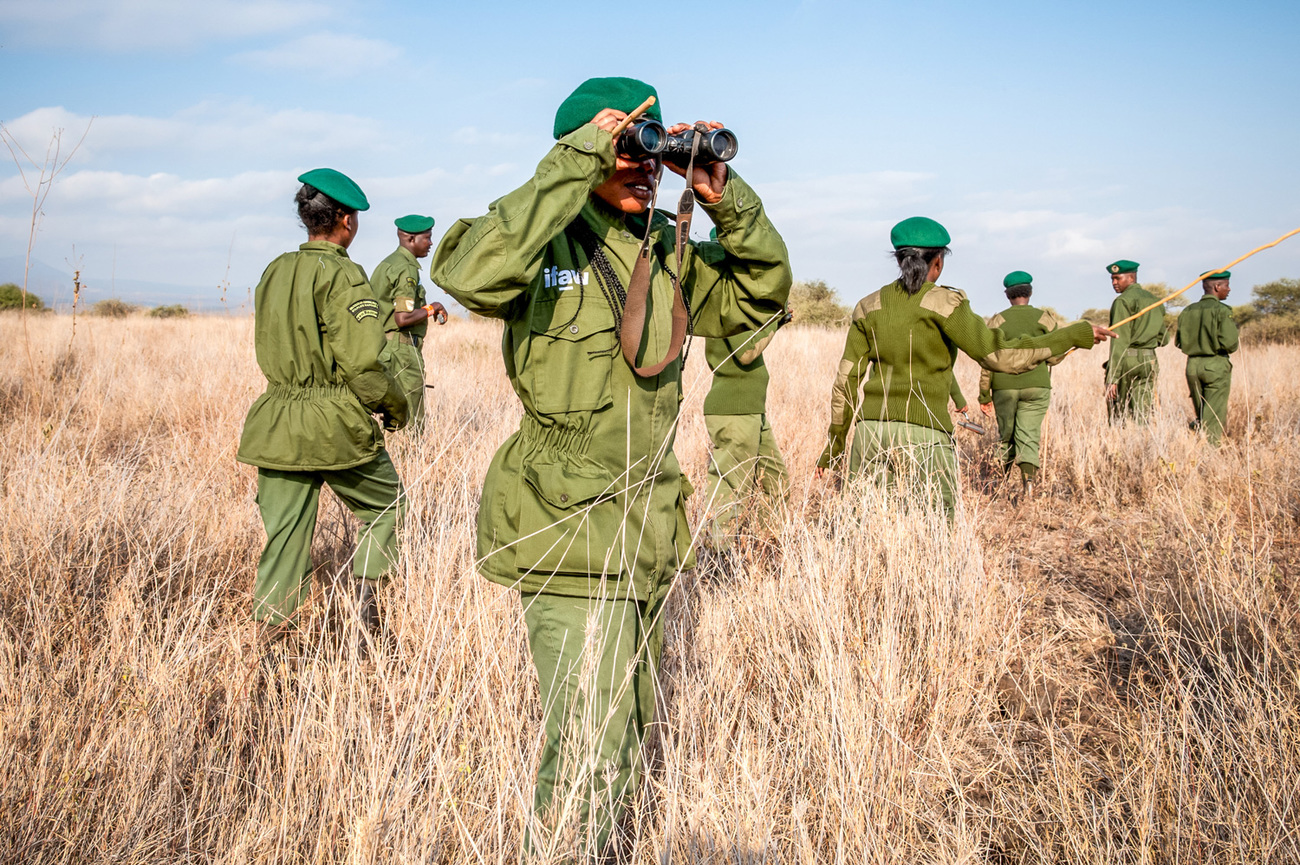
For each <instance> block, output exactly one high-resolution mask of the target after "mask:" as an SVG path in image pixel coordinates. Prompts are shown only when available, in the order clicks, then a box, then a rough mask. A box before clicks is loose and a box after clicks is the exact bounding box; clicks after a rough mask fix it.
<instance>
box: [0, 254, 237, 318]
mask: <svg viewBox="0 0 1300 865" xmlns="http://www.w3.org/2000/svg"><path fill="white" fill-rule="evenodd" d="M83 279H84V281H83V285H82V290H81V303H82V305H83V306H84V305H89V304H92V303H94V302H96V301H99V300H106V299H108V298H114V297H115V298H117V299H119V300H124V301H126V302H127V303H134V304H139V305H140V306H163V305H170V304H174V303H179V304H182V305H183V306H185V307H186V308H188V309H189V310H190V311H191V312H204V311H207V312H215V311H217V310H219V309H221V307H222V303H221V291H220V289H218V288H217V287H216V286H196V285H177V284H175V283H166V282H149V281H146V280H141V279H118V280H113V281H111V282H104V281H102V280H101V279H99V278H83ZM5 282H12V283H15V284H17V285H22V284H23V256H21V255H10V256H4V257H0V283H5ZM27 290H28V291H29V292H31V293H32V294H35V295H36V296H38V297H39V298H40V299H41V300H43V301H45V305H46V306H50V307H54V308H55V309H59V310H64V309H67V308H69V307H70V306H71V305H72V271H70V270H61V269H59V268H57V267H50V266H49V265H48V264H46V263H45V262H43V261H38V260H36V259H32V264H31V268H30V270H29V272H28V275H27ZM247 300H248V298H247V293H246V292H244V291H242V290H239V291H238V293H237V294H236V293H235V291H233V290H232V293H231V295H229V296H228V297H227V298H226V302H227V304H228V305H230V306H232V307H237V306H239V305H240V304H243V303H246V302H247Z"/></svg>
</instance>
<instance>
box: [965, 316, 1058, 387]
mask: <svg viewBox="0 0 1300 865" xmlns="http://www.w3.org/2000/svg"><path fill="white" fill-rule="evenodd" d="M1057 326H1058V325H1057V321H1056V317H1055V316H1053V315H1052V314H1051V313H1050V312H1046V311H1044V310H1041V309H1039V308H1038V307H1036V306H1030V305H1029V304H1020V305H1019V306H1017V305H1015V304H1012V305H1011V306H1009V307H1007V308H1006V309H1004V310H1002V311H1001V312H999V313H998V314H997V315H995V316H993V317H992V318H991V319H989V327H996V328H997V329H998V330H1000V331H1002V335H1003V336H1006V337H1010V338H1012V339H1015V338H1016V337H1021V336H1042V335H1043V334H1045V333H1051V332H1052V331H1054V330H1056V328H1057ZM1064 358H1065V356H1064V355H1058V356H1057V357H1052V358H1048V359H1047V360H1046V361H1044V362H1043V363H1040V364H1039V365H1038V366H1036V367H1034V368H1033V369H1031V370H1030V371H1029V372H1020V373H1006V372H992V371H990V370H987V369H986V370H984V371H983V372H982V373H981V374H980V395H979V401H980V402H982V403H987V402H991V401H992V400H993V393H992V392H993V391H995V390H1022V389H1024V388H1027V387H1051V386H1052V369H1051V368H1052V366H1053V365H1055V364H1057V363H1060V362H1061V361H1062V360H1064Z"/></svg>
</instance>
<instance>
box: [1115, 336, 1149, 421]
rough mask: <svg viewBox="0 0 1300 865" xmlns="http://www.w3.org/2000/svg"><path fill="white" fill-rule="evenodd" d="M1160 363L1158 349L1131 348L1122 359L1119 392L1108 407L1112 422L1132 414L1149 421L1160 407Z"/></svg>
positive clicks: (1120, 362) (1136, 418)
mask: <svg viewBox="0 0 1300 865" xmlns="http://www.w3.org/2000/svg"><path fill="white" fill-rule="evenodd" d="M1159 372H1160V364H1159V363H1158V362H1157V361H1156V353H1155V350H1154V349H1149V348H1146V349H1130V350H1129V351H1127V352H1125V353H1124V355H1123V356H1122V357H1120V359H1119V374H1118V377H1117V378H1116V379H1115V384H1117V385H1119V393H1118V395H1117V396H1116V397H1115V399H1114V400H1112V401H1111V402H1110V404H1109V406H1108V407H1107V409H1108V414H1109V415H1110V422H1111V423H1113V424H1114V423H1119V422H1120V421H1121V420H1123V419H1125V418H1131V419H1133V420H1134V421H1136V422H1138V423H1142V424H1144V423H1146V422H1147V421H1148V420H1150V419H1151V413H1152V412H1154V411H1155V408H1156V377H1157V375H1158V374H1159Z"/></svg>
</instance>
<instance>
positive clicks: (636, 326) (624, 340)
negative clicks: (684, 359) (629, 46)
mask: <svg viewBox="0 0 1300 865" xmlns="http://www.w3.org/2000/svg"><path fill="white" fill-rule="evenodd" d="M699 149H700V130H699V129H696V130H695V135H694V138H693V140H692V142H691V158H690V160H689V161H688V162H687V163H686V191H685V192H683V193H682V197H681V199H679V200H678V203H677V237H676V244H675V247H676V250H677V270H678V272H683V273H684V272H685V266H684V260H685V255H686V246H687V241H688V240H689V239H690V236H691V217H692V215H693V213H694V211H695V192H694V190H692V189H691V176H692V175H693V174H694V173H695V172H694V168H695V154H696V153H697V152H698V151H699ZM653 221H654V206H653V204H652V205H651V209H650V220H649V221H647V223H646V236H645V240H643V241H642V242H641V249H640V250H639V251H638V252H637V256H636V265H635V266H634V267H633V268H632V279H631V280H629V282H628V286H627V304H626V306H625V307H624V309H623V321H622V322H621V325H620V327H619V334H618V340H619V343H620V344H621V345H622V348H623V358H624V359H625V360H626V361H627V363H628V366H630V367H632V372H634V373H636V374H637V376H638V377H639V378H650V377H652V376H656V375H658V374H659V373H661V372H663V371H664V368H665V367H667V366H668V364H670V363H672V362H673V361H675V360H677V358H678V357H680V356H681V353H682V346H683V345H684V344H685V342H686V333H687V331H688V330H689V329H690V322H691V316H690V312H689V311H688V310H687V309H686V300H685V298H684V297H682V282H681V279H680V278H679V277H678V275H677V274H676V273H674V272H673V271H671V270H668V269H667V268H664V269H665V270H668V275H669V276H670V277H672V280H673V329H672V335H671V337H670V338H669V342H668V351H667V352H665V353H664V356H663V358H662V359H661V360H659V361H658V362H657V363H653V364H650V365H649V366H637V365H636V356H637V352H638V351H640V349H641V341H642V337H643V336H644V333H645V316H646V301H647V299H648V297H649V295H650V225H651V224H652V223H653Z"/></svg>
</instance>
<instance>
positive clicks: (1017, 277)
mask: <svg viewBox="0 0 1300 865" xmlns="http://www.w3.org/2000/svg"><path fill="white" fill-rule="evenodd" d="M1033 283H1034V278H1033V277H1032V276H1030V275H1029V274H1027V273H1025V272H1024V271H1023V270H1013V271H1011V272H1010V273H1008V274H1007V275H1006V276H1004V277H1003V278H1002V287H1003V288H1011V287H1012V286H1013V285H1033Z"/></svg>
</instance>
